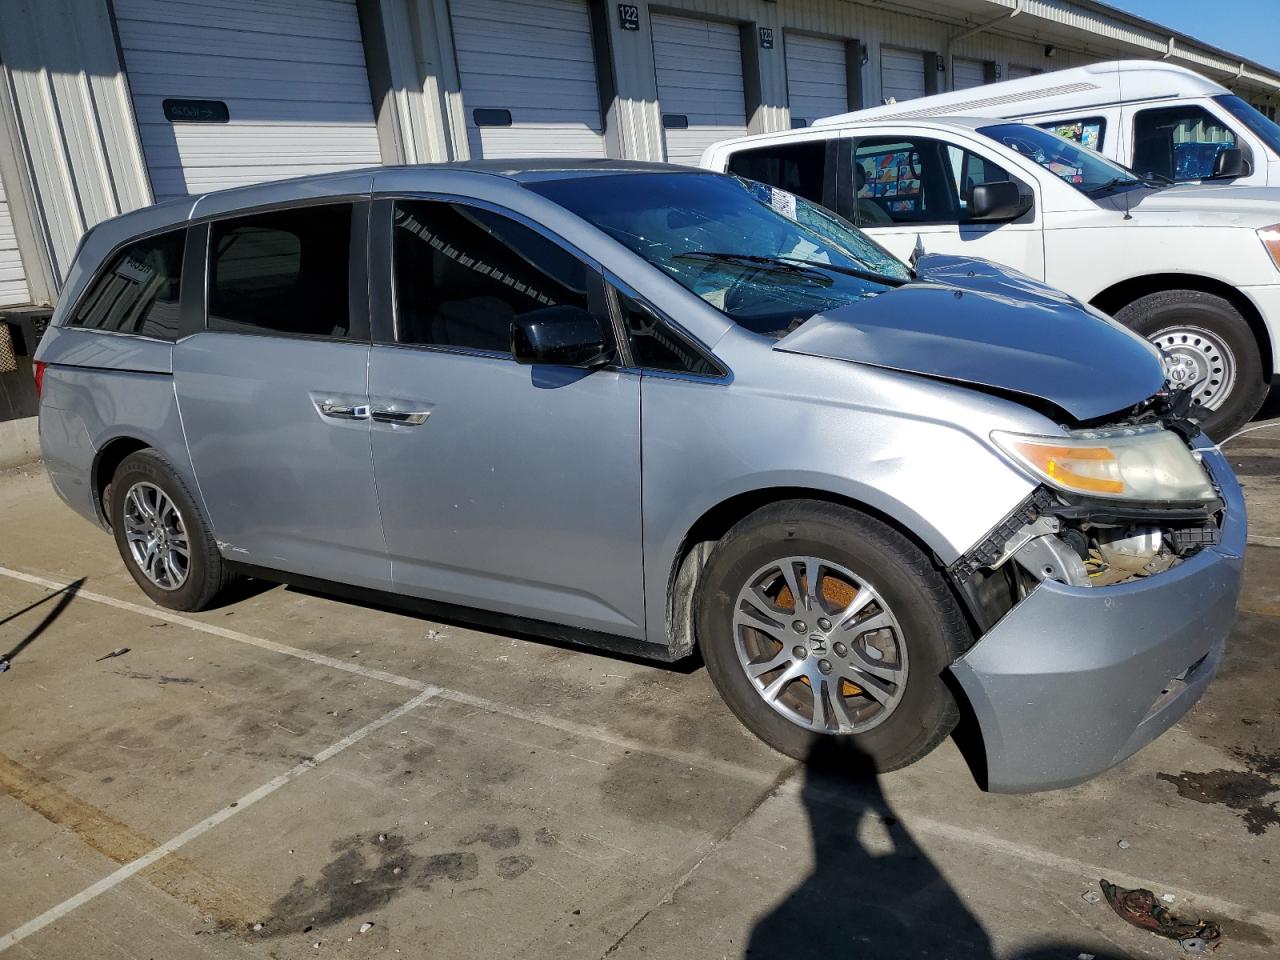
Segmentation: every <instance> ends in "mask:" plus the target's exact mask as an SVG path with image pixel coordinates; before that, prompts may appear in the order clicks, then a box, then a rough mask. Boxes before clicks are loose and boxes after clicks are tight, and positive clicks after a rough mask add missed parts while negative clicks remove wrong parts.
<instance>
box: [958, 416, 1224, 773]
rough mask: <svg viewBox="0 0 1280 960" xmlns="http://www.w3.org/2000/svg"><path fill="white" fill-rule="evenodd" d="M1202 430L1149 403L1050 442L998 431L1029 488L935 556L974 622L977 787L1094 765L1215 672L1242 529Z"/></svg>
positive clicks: (1161, 725)
mask: <svg viewBox="0 0 1280 960" xmlns="http://www.w3.org/2000/svg"><path fill="white" fill-rule="evenodd" d="M1198 434H1199V431H1198V429H1197V428H1196V427H1195V425H1194V423H1192V422H1190V421H1189V420H1187V419H1186V418H1185V416H1182V415H1180V413H1178V412H1177V411H1176V410H1174V409H1171V404H1170V402H1169V398H1168V397H1162V398H1157V399H1156V400H1153V401H1151V402H1149V403H1147V404H1143V405H1141V406H1140V407H1139V408H1135V410H1134V411H1132V413H1131V415H1129V416H1126V417H1123V418H1118V417H1117V418H1111V422H1110V423H1105V424H1101V425H1090V426H1087V427H1084V428H1083V429H1079V430H1075V431H1070V432H1068V433H1067V434H1065V435H1064V436H1063V437H1056V438H1039V437H1036V438H1015V439H1012V440H1011V439H1009V438H1008V437H1005V438H1002V439H1001V440H999V441H997V442H998V445H1000V447H1001V449H1002V450H1005V451H1006V452H1009V453H1010V456H1011V459H1015V460H1018V461H1019V462H1021V463H1022V464H1023V465H1024V466H1027V468H1028V470H1029V472H1031V473H1033V474H1034V475H1036V476H1038V477H1040V478H1041V479H1042V480H1043V482H1042V483H1041V485H1040V486H1038V487H1037V488H1036V489H1035V490H1034V491H1033V493H1032V494H1031V496H1029V497H1028V498H1027V499H1026V500H1025V501H1024V502H1023V503H1021V504H1019V506H1018V507H1017V509H1015V510H1014V511H1013V512H1012V513H1010V514H1009V516H1008V517H1006V518H1005V520H1004V521H1003V522H1002V523H1000V524H999V525H998V526H997V527H996V528H995V529H994V530H992V531H991V532H990V533H989V534H988V535H987V536H986V537H984V538H983V540H982V542H980V543H979V544H977V545H976V546H975V547H973V548H972V549H971V550H969V551H968V552H967V553H966V554H965V555H964V556H962V557H961V558H959V559H958V560H957V561H956V562H955V563H953V564H952V565H951V566H950V567H949V568H948V572H949V574H950V576H951V578H952V580H953V582H954V583H955V585H956V587H957V588H958V590H959V591H960V592H961V593H962V594H963V595H964V597H965V598H966V599H967V601H968V605H969V609H970V611H971V612H972V615H973V619H974V621H975V626H976V627H977V632H978V634H979V639H978V640H977V642H976V643H974V645H973V646H972V647H970V649H969V650H968V651H967V652H966V653H965V654H964V655H963V656H961V657H960V658H959V659H958V660H957V661H956V662H955V663H953V664H952V667H951V672H952V673H953V674H954V675H955V677H956V679H957V680H958V681H959V683H960V686H961V687H962V688H963V689H964V691H965V694H966V696H967V697H968V700H969V703H970V705H971V707H972V709H973V712H974V714H975V716H976V718H977V721H978V724H979V726H980V727H981V730H982V737H983V743H984V748H985V753H986V766H987V771H986V774H987V776H986V779H987V786H988V788H989V789H991V790H997V791H1022V790H1040V789H1050V788H1053V787H1058V786H1066V785H1069V784H1072V783H1077V782H1079V781H1081V780H1084V779H1087V778H1088V777H1091V776H1094V775H1095V774H1097V773H1099V772H1101V771H1102V770H1105V769H1107V768H1108V767H1110V766H1112V765H1114V764H1116V763H1119V762H1120V761H1121V760H1123V759H1124V758H1125V757H1128V756H1129V755H1130V754H1132V753H1133V752H1135V751H1136V750H1138V749H1140V748H1141V747H1142V746H1143V745H1145V744H1147V743H1149V742H1150V741H1151V740H1153V739H1155V738H1156V737H1157V736H1159V735H1160V734H1161V733H1162V732H1164V731H1165V730H1166V729H1168V727H1169V726H1171V725H1172V724H1173V723H1174V722H1175V721H1176V720H1177V719H1178V718H1179V717H1181V716H1182V715H1183V714H1184V713H1185V712H1186V711H1187V710H1188V709H1190V707H1191V705H1192V704H1194V703H1195V702H1196V700H1197V699H1199V697H1200V696H1201V695H1202V694H1203V692H1204V690H1205V689H1206V688H1207V686H1208V684H1209V682H1210V681H1211V680H1212V678H1213V676H1214V674H1215V673H1216V671H1217V667H1218V664H1219V662H1220V660H1221V657H1222V652H1223V650H1224V648H1225V643H1226V637H1227V634H1228V633H1229V631H1230V629H1231V625H1232V623H1233V621H1234V616H1235V605H1236V598H1237V596H1238V593H1239V588H1240V578H1241V575H1242V571H1243V556H1244V548H1245V543H1246V539H1247V536H1246V519H1245V506H1244V497H1243V494H1242V492H1241V490H1240V485H1239V483H1238V482H1237V481H1236V479H1235V477H1234V475H1233V474H1232V472H1231V469H1230V467H1229V466H1228V464H1227V462H1226V459H1225V458H1224V457H1223V455H1222V453H1221V452H1220V451H1218V449H1217V448H1216V447H1215V446H1214V445H1213V444H1212V443H1210V442H1209V441H1208V440H1207V439H1206V438H1204V437H1203V436H1199V435H1198ZM1019 444H1021V447H1019V446H1018V445H1019ZM1046 450H1047V452H1046ZM1161 491H1164V492H1167V493H1168V494H1170V495H1169V496H1164V497H1161V496H1157V495H1155V494H1157V493H1159V492H1161Z"/></svg>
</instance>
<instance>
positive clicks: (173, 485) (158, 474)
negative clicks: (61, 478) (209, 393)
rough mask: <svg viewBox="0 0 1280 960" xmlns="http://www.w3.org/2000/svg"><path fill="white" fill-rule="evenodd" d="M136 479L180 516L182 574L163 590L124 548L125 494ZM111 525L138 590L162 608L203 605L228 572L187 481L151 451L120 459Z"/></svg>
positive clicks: (219, 589)
mask: <svg viewBox="0 0 1280 960" xmlns="http://www.w3.org/2000/svg"><path fill="white" fill-rule="evenodd" d="M139 482H146V483H149V484H153V485H154V486H156V487H158V488H159V489H160V490H161V491H163V492H164V494H165V495H166V496H167V497H168V498H169V499H170V500H172V501H173V503H174V505H175V506H176V507H177V509H178V512H179V513H180V514H181V517H182V524H183V527H184V528H185V530H186V535H187V544H188V564H187V572H186V579H185V580H184V581H183V582H182V584H181V585H180V586H178V587H177V588H176V589H171V590H169V589H164V588H162V587H160V586H157V585H156V584H155V583H153V582H152V581H151V580H150V579H149V578H148V576H147V575H146V574H145V573H144V572H143V571H142V568H141V567H140V566H139V564H138V562H137V561H136V560H135V559H134V557H133V554H132V552H131V551H130V549H129V545H128V541H127V538H126V535H125V517H124V513H125V499H126V496H127V495H128V492H129V491H130V490H131V489H132V488H133V487H134V485H135V484H137V483H139ZM110 497H111V528H112V532H113V534H114V536H115V540H116V548H117V549H118V550H119V551H120V556H121V558H122V559H123V560H124V565H125V566H126V567H127V568H128V570H129V574H130V575H131V576H132V577H133V579H134V581H135V582H136V583H137V584H138V586H139V587H141V588H142V592H143V593H145V594H146V595H147V596H148V597H150V598H151V599H152V600H153V601H155V602H156V603H157V604H159V605H160V606H162V607H168V608H169V609H171V610H187V611H194V610H204V609H206V608H208V607H209V606H211V605H212V604H213V602H214V600H215V599H216V598H217V596H218V594H219V593H221V592H222V590H223V588H224V587H226V585H227V584H228V583H230V582H231V580H232V579H234V578H233V575H232V574H231V572H230V570H229V569H228V565H227V563H226V562H225V561H224V560H223V559H222V554H220V553H219V552H218V545H217V544H216V543H215V542H214V539H213V533H212V531H211V530H210V529H209V524H208V523H207V522H206V520H205V518H204V515H203V514H202V513H201V512H200V508H199V507H197V506H196V502H195V499H194V498H193V497H192V496H191V493H190V492H189V491H188V490H187V486H186V484H185V483H183V482H182V479H181V478H180V477H179V476H178V474H177V473H176V472H175V471H174V469H173V468H172V467H171V466H169V464H168V463H166V462H165V460H164V458H162V457H161V456H160V455H159V454H158V453H156V452H155V451H154V450H139V451H138V452H137V453H133V454H130V455H129V456H127V457H125V459H124V460H122V461H121V463H120V466H118V467H117V468H116V472H115V473H114V474H113V475H112V478H111V494H110Z"/></svg>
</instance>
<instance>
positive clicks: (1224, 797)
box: [1156, 770, 1280, 836]
mask: <svg viewBox="0 0 1280 960" xmlns="http://www.w3.org/2000/svg"><path fill="white" fill-rule="evenodd" d="M1156 779H1158V780H1164V781H1165V782H1166V783H1172V784H1173V785H1174V786H1175V787H1176V788H1177V789H1178V796H1180V797H1182V798H1183V799H1184V800H1194V801H1196V802H1197V803H1211V804H1220V805H1222V806H1225V807H1227V808H1228V809H1231V810H1234V811H1236V812H1237V813H1238V814H1239V816H1240V819H1241V820H1243V821H1244V825H1245V828H1246V829H1247V830H1248V831H1249V832H1250V833H1251V834H1253V835H1255V836H1261V835H1262V834H1264V833H1266V832H1267V828H1268V827H1275V826H1280V802H1278V801H1274V800H1273V801H1271V802H1269V803H1268V802H1266V800H1265V798H1266V797H1268V796H1270V795H1271V794H1273V793H1277V792H1280V785H1278V784H1276V783H1275V782H1273V781H1272V780H1271V778H1270V777H1267V776H1264V775H1263V774H1261V773H1255V772H1253V771H1251V770H1249V771H1241V770H1208V771H1205V772H1204V773H1194V772H1192V771H1190V770H1184V771H1183V772H1182V773H1181V774H1179V775H1178V776H1174V775H1173V774H1170V773H1158V774H1156Z"/></svg>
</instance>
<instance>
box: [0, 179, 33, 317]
mask: <svg viewBox="0 0 1280 960" xmlns="http://www.w3.org/2000/svg"><path fill="white" fill-rule="evenodd" d="M30 300H31V295H30V294H29V293H28V292H27V277H26V274H24V273H23V272H22V257H20V256H19V255H18V240H17V238H16V237H15V236H14V235H13V218H12V217H10V216H9V202H8V200H6V199H5V195H4V185H3V184H0V306H3V307H8V306H12V305H13V304H16V303H28V302H29V301H30Z"/></svg>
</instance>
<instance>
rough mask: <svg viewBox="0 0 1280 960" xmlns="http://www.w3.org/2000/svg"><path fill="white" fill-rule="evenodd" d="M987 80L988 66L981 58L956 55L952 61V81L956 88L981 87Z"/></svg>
mask: <svg viewBox="0 0 1280 960" xmlns="http://www.w3.org/2000/svg"><path fill="white" fill-rule="evenodd" d="M986 82H987V75H986V67H985V64H983V62H982V61H981V60H966V59H965V58H963V57H956V58H955V59H954V60H953V61H952V62H951V83H952V85H953V86H954V88H955V89H956V90H968V89H969V88H970V87H981V86H982V85H983V84H985V83H986Z"/></svg>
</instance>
